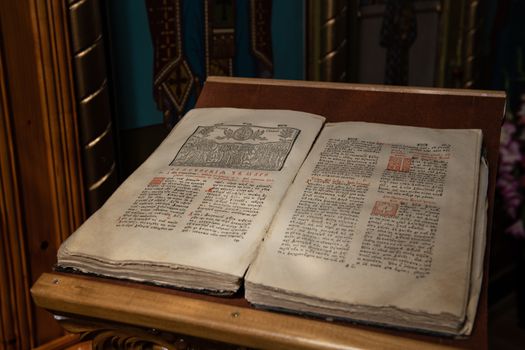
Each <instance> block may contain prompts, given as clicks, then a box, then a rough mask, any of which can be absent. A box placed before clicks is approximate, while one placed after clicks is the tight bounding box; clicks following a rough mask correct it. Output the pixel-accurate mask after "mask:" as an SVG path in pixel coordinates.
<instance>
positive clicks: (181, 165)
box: [59, 108, 324, 277]
mask: <svg viewBox="0 0 525 350" xmlns="http://www.w3.org/2000/svg"><path fill="white" fill-rule="evenodd" d="M323 122H324V118H323V117H320V116H316V115H312V114H307V113H301V112H293V111H282V110H273V111H272V110H243V109H232V108H215V109H195V110H192V111H190V112H189V113H188V114H187V115H186V116H185V117H184V118H183V119H182V120H181V121H180V122H179V123H178V124H177V125H176V127H175V129H174V130H172V132H171V133H170V134H169V135H168V137H167V138H166V139H165V141H164V142H163V143H162V144H161V145H160V146H159V148H158V149H157V150H156V151H155V152H154V153H153V155H152V156H151V157H150V158H148V160H147V161H146V162H145V163H144V164H142V165H141V166H140V167H139V169H137V170H136V171H135V172H134V173H133V174H132V175H131V176H130V177H129V178H128V179H127V180H126V181H125V182H124V184H123V185H122V186H121V187H119V189H118V190H117V191H116V192H115V193H114V194H113V196H112V197H111V198H110V199H109V200H108V201H107V202H106V203H105V204H104V206H103V207H102V208H101V209H100V210H99V211H97V212H96V213H95V214H94V215H93V216H91V217H90V218H89V219H88V220H87V221H86V222H85V223H84V224H83V225H82V226H81V227H80V229H79V230H78V231H76V232H75V233H74V234H73V235H72V236H71V237H70V238H69V239H68V240H67V242H66V243H65V244H64V245H63V246H62V247H61V249H60V251H59V263H60V257H61V256H64V253H65V252H67V253H68V254H69V255H75V254H76V255H78V256H84V257H91V258H93V259H99V260H101V261H108V260H109V261H112V262H119V263H122V264H126V263H135V264H137V263H139V264H153V265H160V266H162V265H176V266H182V267H184V268H187V267H191V268H195V269H201V270H205V271H213V272H218V273H227V274H230V275H234V276H238V277H242V275H243V274H244V273H245V271H246V268H247V266H248V264H249V263H250V262H251V261H252V259H253V256H254V253H255V250H256V248H257V246H258V244H259V243H260V240H261V239H262V237H263V235H264V233H265V232H266V230H267V228H268V226H269V224H270V222H271V219H272V217H273V215H274V213H275V211H276V209H277V207H278V204H279V202H280V201H281V199H282V197H283V195H284V193H285V191H286V189H287V188H288V186H289V185H290V183H291V182H292V180H293V178H294V176H295V175H296V172H297V170H298V169H299V167H300V165H301V163H302V162H303V161H304V159H305V157H306V155H307V153H308V151H309V150H310V148H311V145H312V144H313V142H314V140H315V138H316V136H317V134H318V132H319V130H320V129H321V127H322V124H323Z"/></svg>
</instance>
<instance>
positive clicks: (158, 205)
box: [58, 108, 488, 335]
mask: <svg viewBox="0 0 525 350" xmlns="http://www.w3.org/2000/svg"><path fill="white" fill-rule="evenodd" d="M481 145H482V135H481V131H480V130H438V129H425V128H415V127H408V126H407V127H404V126H392V125H384V124H372V123H364V122H342V123H327V124H324V118H323V117H320V116H316V115H312V114H308V113H302V112H294V111H283V110H243V109H231V108H215V109H195V110H193V111H191V112H190V113H188V114H187V115H186V116H185V117H184V118H183V119H182V120H181V121H180V122H179V123H178V124H177V126H176V127H175V129H174V130H173V131H172V132H171V133H170V135H169V136H168V137H167V138H166V140H165V141H164V142H163V143H162V144H161V145H160V146H159V148H158V149H157V150H156V151H155V152H154V153H153V155H152V156H151V157H150V158H149V159H148V160H147V161H146V162H145V163H144V164H143V165H142V166H140V167H139V169H138V170H137V171H135V172H134V173H133V175H131V176H130V177H129V178H128V179H127V180H126V181H125V182H124V183H123V184H122V186H121V187H120V188H119V189H118V190H117V191H116V192H115V193H114V194H113V196H112V197H111V198H110V199H109V200H108V201H107V202H106V204H105V205H104V206H103V207H102V208H101V209H100V210H99V211H97V212H96V213H95V214H94V215H93V216H91V217H90V218H89V219H88V220H87V221H86V222H85V223H84V224H83V225H82V226H81V227H80V228H79V229H78V230H77V231H76V232H75V233H74V234H73V235H72V236H71V237H69V238H68V239H67V240H66V242H64V244H63V245H62V246H61V247H60V250H59V252H58V267H59V268H65V269H67V268H71V269H75V270H78V271H82V272H87V273H94V274H99V275H105V276H110V277H115V278H124V279H131V280H137V281H144V282H150V283H155V284H160V285H169V286H175V287H179V288H186V289H192V290H202V291H206V292H213V293H217V294H231V293H234V292H235V291H237V290H238V288H239V287H240V285H241V284H242V282H243V277H244V276H245V274H246V277H245V278H244V281H245V292H246V294H245V295H246V298H247V299H248V301H250V302H251V303H253V304H255V305H257V306H261V307H265V308H272V309H279V310H287V311H290V312H297V313H305V314H313V315H318V316H322V317H325V318H332V319H334V318H337V319H349V320H357V321H363V322H368V323H377V324H385V325H390V326H395V327H402V328H414V329H419V330H424V331H431V332H439V333H446V334H454V335H462V334H469V333H470V331H471V329H472V323H473V320H474V316H475V311H476V307H477V300H478V296H479V291H480V286H481V277H482V262H483V253H484V246H485V222H486V192H487V173H488V171H487V167H486V165H485V163H484V161H483V159H482V156H481ZM310 150H311V151H310ZM247 271H248V272H247Z"/></svg>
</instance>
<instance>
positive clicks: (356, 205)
mask: <svg viewBox="0 0 525 350" xmlns="http://www.w3.org/2000/svg"><path fill="white" fill-rule="evenodd" d="M481 144H482V135H481V131H480V130H441V129H427V128H416V127H408V126H393V125H384V124H372V123H364V122H344V123H329V124H327V125H326V126H325V128H324V129H323V131H322V132H321V134H320V136H319V138H318V140H317V141H316V144H315V145H314V147H313V149H312V151H311V152H310V154H309V156H308V158H307V160H306V161H305V163H304V164H303V166H302V168H301V170H300V172H299V173H298V175H297V177H296V179H295V181H294V183H293V184H292V186H291V187H290V189H289V190H288V192H287V195H286V197H285V199H284V200H283V203H282V205H281V208H280V209H279V212H278V213H277V215H276V217H275V218H274V221H273V222H272V225H271V227H270V230H269V231H268V234H267V236H266V238H265V241H264V243H263V245H262V246H261V248H260V251H259V254H258V256H257V258H256V260H255V261H254V263H253V264H252V265H251V267H250V269H249V271H248V274H247V276H246V282H247V298H248V299H250V298H249V294H250V291H249V288H250V287H249V286H250V285H261V286H265V287H267V288H269V289H272V290H276V291H279V290H280V291H286V293H288V294H292V295H300V296H306V297H307V298H306V299H304V298H303V299H301V301H300V302H299V304H300V303H309V302H312V303H314V304H315V302H314V301H315V300H321V301H322V300H329V301H333V302H335V303H334V307H335V308H337V306H336V305H340V304H344V305H351V306H356V307H358V306H362V305H364V306H367V307H371V308H379V309H381V308H388V309H396V310H403V311H404V312H406V313H407V314H410V313H412V312H413V313H423V314H426V315H441V316H444V318H445V319H446V318H448V317H451V318H453V319H462V318H464V316H465V312H466V308H467V303H468V301H469V293H470V290H469V288H470V281H471V265H472V249H473V242H474V237H473V236H474V232H475V226H476V225H475V222H476V208H477V200H478V182H479V172H480V158H481ZM285 304H286V303H285ZM269 306H270V307H271V305H269ZM349 318H352V315H349ZM369 321H374V317H372V318H371V319H370V320H369Z"/></svg>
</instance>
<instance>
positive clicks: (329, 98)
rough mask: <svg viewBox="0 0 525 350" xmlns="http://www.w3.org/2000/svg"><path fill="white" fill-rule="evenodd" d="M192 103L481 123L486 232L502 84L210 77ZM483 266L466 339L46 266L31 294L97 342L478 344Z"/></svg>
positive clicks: (391, 120)
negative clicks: (428, 85) (486, 87)
mask: <svg viewBox="0 0 525 350" xmlns="http://www.w3.org/2000/svg"><path fill="white" fill-rule="evenodd" d="M197 107H239V108H265V109H291V110H299V111H305V112H310V113H315V114H320V115H323V116H325V117H326V118H327V119H328V121H344V120H354V121H368V122H377V123H388V124H400V125H413V126H422V127H433V128H476V129H482V130H483V136H484V145H485V147H486V154H487V158H488V162H489V168H490V182H489V197H488V198H489V224H488V227H489V229H488V232H490V227H491V219H492V215H491V213H492V207H493V203H494V186H495V179H496V170H497V163H498V146H499V137H500V127H501V123H502V120H503V114H504V108H505V94H504V93H499V92H486V91H472V90H446V89H423V88H404V87H385V86H366V85H349V84H336V83H318V82H299V81H298V82H294V81H276V80H263V79H239V78H210V79H209V80H208V81H207V82H206V84H205V87H204V89H203V90H202V93H201V95H200V97H199V100H198V102H197ZM488 242H490V240H488ZM488 246H489V244H487V247H488ZM487 267H488V249H487V252H486V256H485V276H484V282H483V288H482V293H481V298H480V303H479V306H478V313H477V317H476V322H475V327H474V331H473V334H472V335H471V336H470V337H469V338H467V339H451V338H443V337H438V336H435V335H424V334H417V333H414V332H408V331H396V330H391V329H385V328H379V327H371V326H363V325H354V324H350V323H336V322H327V321H322V320H316V319H311V318H305V317H299V316H290V315H285V314H281V313H276V312H268V311H261V310H256V309H254V308H252V307H251V306H250V305H249V304H248V303H247V302H246V300H245V299H244V298H243V295H242V292H241V293H238V295H236V296H234V297H230V298H222V297H212V296H207V295H202V294H196V293H190V292H183V291H178V290H172V289H168V288H161V287H155V286H148V285H144V284H137V283H132V282H123V281H115V280H110V279H104V278H98V277H92V276H81V275H76V274H65V273H47V274H44V275H42V276H41V277H40V279H39V280H38V281H37V282H36V283H35V285H34V286H33V288H32V295H33V299H34V301H35V303H36V304H37V305H38V306H40V307H43V308H46V309H48V310H50V311H51V312H52V313H54V314H55V315H56V319H57V320H58V321H59V322H60V323H61V324H62V326H63V327H64V328H65V329H66V330H68V331H71V332H75V333H83V334H84V337H85V339H93V342H94V345H95V346H99V347H106V346H113V347H118V348H120V347H125V346H126V347H127V346H129V347H139V348H140V347H151V346H160V347H165V348H168V349H186V348H187V349H207V348H213V349H242V348H245V347H253V348H263V349H384V348H388V349H423V348H425V349H426V348H431V349H441V348H465V349H486V348H487V271H488V268H487ZM228 343H229V344H234V345H228Z"/></svg>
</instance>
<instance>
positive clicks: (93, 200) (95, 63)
mask: <svg viewBox="0 0 525 350" xmlns="http://www.w3.org/2000/svg"><path fill="white" fill-rule="evenodd" d="M69 22H70V32H71V42H72V43H71V44H72V45H71V46H72V50H73V53H74V56H73V61H74V62H73V67H74V73H75V87H76V90H75V94H76V99H77V106H78V118H79V122H78V125H79V127H78V128H79V136H80V142H81V144H82V148H81V149H82V160H83V174H84V185H85V188H86V193H85V196H86V204H87V209H88V212H89V213H92V212H94V211H95V210H97V209H98V208H99V207H100V206H101V205H102V204H103V203H104V202H105V200H106V199H107V198H108V197H109V195H110V194H111V193H112V192H113V191H114V190H115V189H116V187H117V185H118V181H117V180H118V179H117V173H116V164H115V145H114V141H113V128H112V118H111V107H110V100H109V99H110V97H109V91H108V74H107V67H106V51H105V47H104V35H103V24H102V16H101V6H100V2H99V1H98V0H76V1H75V0H70V1H69Z"/></svg>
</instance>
